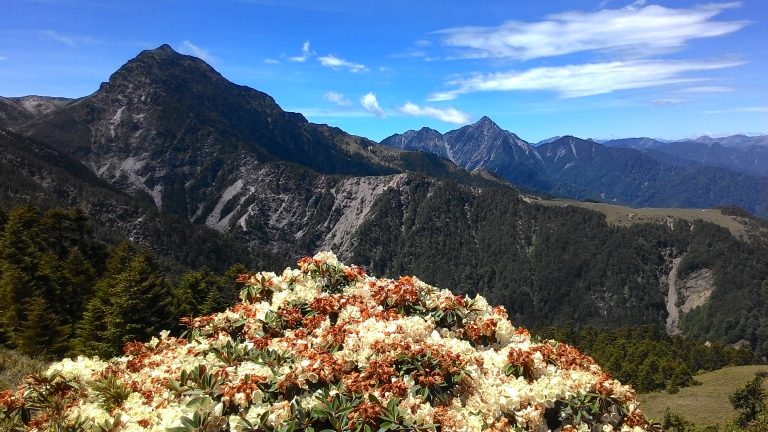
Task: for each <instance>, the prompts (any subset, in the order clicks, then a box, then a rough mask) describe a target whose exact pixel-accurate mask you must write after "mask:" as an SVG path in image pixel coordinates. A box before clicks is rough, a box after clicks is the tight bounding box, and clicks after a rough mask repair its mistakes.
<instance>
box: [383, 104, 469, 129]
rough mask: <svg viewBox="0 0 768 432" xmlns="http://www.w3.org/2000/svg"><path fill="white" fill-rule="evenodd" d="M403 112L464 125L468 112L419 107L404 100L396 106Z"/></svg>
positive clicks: (450, 108) (467, 119)
mask: <svg viewBox="0 0 768 432" xmlns="http://www.w3.org/2000/svg"><path fill="white" fill-rule="evenodd" d="M398 111H400V112H401V113H403V114H406V115H409V116H413V117H431V118H434V119H438V120H440V121H444V122H446V123H452V124H455V125H464V124H467V123H469V121H470V118H469V114H467V113H465V112H461V111H459V110H457V109H456V108H452V107H448V108H435V107H431V106H424V107H420V106H418V105H416V104H414V103H411V102H406V103H405V105H403V106H401V107H400V108H398Z"/></svg>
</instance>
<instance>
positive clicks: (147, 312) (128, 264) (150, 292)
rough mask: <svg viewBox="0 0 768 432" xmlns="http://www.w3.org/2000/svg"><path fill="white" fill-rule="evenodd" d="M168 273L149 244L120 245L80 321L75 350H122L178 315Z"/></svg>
mask: <svg viewBox="0 0 768 432" xmlns="http://www.w3.org/2000/svg"><path fill="white" fill-rule="evenodd" d="M170 294H171V293H170V289H169V287H168V284H167V282H166V280H165V278H164V277H163V273H162V271H161V269H160V267H159V265H158V264H157V262H156V261H155V259H154V257H153V256H152V254H151V253H150V252H149V251H148V250H146V249H140V250H135V249H134V248H133V247H131V246H130V245H129V244H127V243H122V244H120V245H118V246H117V247H116V248H115V249H114V251H113V252H112V254H111V256H110V259H109V261H108V263H107V271H106V274H105V276H104V277H103V278H102V279H101V280H99V282H98V283H97V284H96V288H95V292H94V296H93V298H92V299H91V300H90V301H89V302H88V305H87V306H86V311H85V314H84V315H83V319H82V320H81V322H80V323H79V324H78V327H77V339H76V342H75V344H74V345H75V351H77V352H81V353H86V354H95V355H99V356H102V357H111V356H115V355H118V354H119V353H120V349H121V348H122V346H123V345H124V344H125V343H126V342H130V341H133V340H147V339H149V338H150V337H151V336H154V335H156V334H157V333H158V332H159V331H160V330H162V329H165V328H168V327H169V326H170V325H171V324H172V323H173V322H174V321H175V316H176V315H175V314H174V311H173V309H172V305H171V295H170Z"/></svg>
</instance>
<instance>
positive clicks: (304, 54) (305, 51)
mask: <svg viewBox="0 0 768 432" xmlns="http://www.w3.org/2000/svg"><path fill="white" fill-rule="evenodd" d="M314 54H315V53H314V52H313V51H312V50H310V49H309V41H304V44H302V45H301V55H300V56H295V57H288V60H289V61H292V62H298V63H304V62H305V61H307V59H308V58H310V57H312V56H313V55H314Z"/></svg>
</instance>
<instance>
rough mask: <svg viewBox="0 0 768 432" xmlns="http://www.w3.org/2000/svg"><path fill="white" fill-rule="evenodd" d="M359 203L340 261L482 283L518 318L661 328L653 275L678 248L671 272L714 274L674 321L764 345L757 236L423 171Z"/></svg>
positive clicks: (702, 332) (700, 333)
mask: <svg viewBox="0 0 768 432" xmlns="http://www.w3.org/2000/svg"><path fill="white" fill-rule="evenodd" d="M370 214H371V215H372V216H371V217H369V218H368V219H367V220H366V221H365V222H364V223H363V224H362V226H361V227H360V228H359V230H358V236H359V239H360V240H359V242H358V243H357V244H356V246H355V248H354V250H353V254H352V255H353V256H352V259H351V260H350V261H351V262H355V263H358V264H361V265H364V266H366V267H367V268H368V269H369V270H370V272H371V273H373V274H376V275H385V276H389V277H394V276H396V275H399V274H414V275H418V277H420V278H421V279H423V280H425V281H426V282H428V283H430V284H433V285H436V286H440V287H451V288H452V289H454V290H456V291H460V292H462V293H467V294H470V295H471V294H475V293H479V294H482V295H484V296H485V297H487V298H488V300H489V302H491V303H494V304H502V305H504V306H505V307H506V308H507V310H508V312H509V314H510V318H511V319H512V321H513V323H515V324H520V325H524V326H529V327H538V326H544V325H557V324H566V323H578V325H579V326H587V325H591V326H594V327H598V328H619V327H623V326H637V325H645V324H651V325H654V326H658V327H661V328H663V326H664V324H665V321H666V318H667V310H666V303H665V302H666V297H665V295H666V294H667V287H666V284H665V282H664V281H663V278H666V277H667V275H668V274H669V272H670V271H671V261H672V259H674V258H679V257H682V260H681V262H680V266H679V268H678V274H677V276H678V277H679V278H685V277H687V276H688V275H690V274H691V273H692V272H694V271H695V270H697V269H702V268H708V269H710V270H712V272H713V275H714V279H715V280H714V285H715V287H714V292H713V293H712V295H711V298H710V301H709V302H708V303H707V305H706V306H704V307H700V308H697V309H695V310H694V311H693V312H691V313H689V314H687V315H685V316H684V318H683V322H682V327H683V330H684V332H685V333H686V334H687V335H692V336H695V337H696V338H698V339H701V340H709V341H712V342H720V343H724V344H734V343H741V344H745V345H748V346H749V347H751V348H752V349H753V350H755V351H757V352H758V353H759V355H760V356H761V357H766V356H768V345H766V343H767V342H768V333H766V332H767V331H768V318H766V317H768V313H766V311H767V310H768V291H767V290H766V282H765V281H766V279H768V259H767V258H766V257H768V254H766V244H765V242H764V240H763V239H762V238H760V237H756V238H754V239H753V240H754V241H751V242H744V241H740V240H738V239H736V238H734V237H733V236H732V235H731V234H730V232H729V231H728V230H727V229H725V228H722V227H720V226H718V225H714V224H711V223H706V222H703V221H695V222H693V223H691V222H686V221H683V220H675V221H674V223H673V224H672V225H667V224H658V223H644V224H635V225H631V226H628V227H617V226H611V225H609V224H607V223H606V221H605V216H604V215H603V214H601V213H598V212H594V211H589V210H585V209H579V208H574V207H545V206H540V205H535V204H529V203H526V202H524V201H523V200H522V198H520V197H519V196H518V195H517V194H510V193H507V192H506V191H503V190H493V189H482V190H479V191H477V190H474V191H473V190H471V189H468V188H463V187H461V186H459V185H456V184H452V183H450V182H442V183H439V184H432V183H429V182H428V181H426V180H423V181H420V180H413V181H411V182H410V183H409V184H408V185H407V190H406V191H405V192H402V191H399V190H394V189H392V190H388V191H385V192H384V193H383V194H382V195H381V196H380V197H379V198H378V200H377V201H376V202H375V203H374V207H373V209H372V210H371V212H370Z"/></svg>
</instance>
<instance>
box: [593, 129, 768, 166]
mask: <svg viewBox="0 0 768 432" xmlns="http://www.w3.org/2000/svg"><path fill="white" fill-rule="evenodd" d="M604 145H606V146H609V147H622V148H634V149H637V150H641V151H643V152H644V153H646V154H647V155H649V156H651V157H653V158H654V159H656V160H658V161H659V162H662V163H668V164H672V165H678V166H711V167H722V168H729V169H732V170H734V171H738V172H742V173H746V174H751V175H758V176H768V136H764V135H763V136H753V137H749V136H745V135H733V136H729V137H723V138H710V137H706V136H705V137H700V138H696V139H694V140H689V141H674V142H663V141H657V140H653V139H650V138H629V139H621V140H612V141H606V142H605V143H604Z"/></svg>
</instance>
